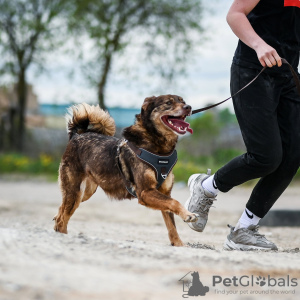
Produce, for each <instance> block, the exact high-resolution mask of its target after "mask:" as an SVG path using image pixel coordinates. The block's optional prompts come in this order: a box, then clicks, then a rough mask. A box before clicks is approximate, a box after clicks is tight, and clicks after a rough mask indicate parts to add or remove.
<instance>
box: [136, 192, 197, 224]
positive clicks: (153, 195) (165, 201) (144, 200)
mask: <svg viewBox="0 0 300 300" xmlns="http://www.w3.org/2000/svg"><path fill="white" fill-rule="evenodd" d="M138 199H139V203H140V204H142V205H145V206H147V207H149V208H152V209H158V210H161V211H169V212H172V213H174V214H176V215H178V216H180V217H181V218H182V220H183V221H184V222H195V221H196V220H197V215H196V214H193V213H191V212H189V211H188V210H187V209H186V208H185V207H184V206H183V205H182V204H181V203H180V202H178V201H177V200H175V199H173V198H171V197H169V196H167V195H164V194H162V193H160V192H159V191H158V190H157V189H154V188H152V189H148V190H144V191H142V192H141V193H140V194H138Z"/></svg>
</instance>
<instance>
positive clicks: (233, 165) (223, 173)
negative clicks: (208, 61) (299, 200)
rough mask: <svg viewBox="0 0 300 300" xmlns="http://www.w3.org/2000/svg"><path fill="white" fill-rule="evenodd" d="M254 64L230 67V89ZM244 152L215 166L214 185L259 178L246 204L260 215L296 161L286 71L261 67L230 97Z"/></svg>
mask: <svg viewBox="0 0 300 300" xmlns="http://www.w3.org/2000/svg"><path fill="white" fill-rule="evenodd" d="M258 72H259V70H255V69H250V68H244V67H240V66H238V65H235V64H233V65H232V67H231V93H232V94H233V93H235V92H236V91H238V90H239V89H240V88H242V87H243V86H244V85H246V84H247V83H248V82H249V81H251V80H252V79H253V78H254V77H255V76H256V75H257V74H258ZM233 104H234V109H235V113H236V116H237V119H238V122H239V125H240V128H241V132H242V135H243V139H244V142H245V145H246V149H247V153H245V154H243V155H241V156H239V157H236V158H234V159H233V160H231V161H230V162H229V163H228V164H226V165H225V166H223V167H222V168H221V169H219V170H218V171H217V172H216V175H215V182H216V185H217V187H218V189H219V190H220V191H222V192H227V191H229V190H230V189H231V188H233V187H234V186H237V185H239V184H241V183H244V182H246V181H248V180H250V179H254V178H260V180H259V182H258V183H257V184H256V186H255V188H254V190H253V192H252V194H251V196H250V199H249V201H248V203H247V205H246V207H247V208H248V209H249V210H250V211H251V212H253V213H254V214H255V215H257V216H258V217H260V218H262V217H264V216H265V215H266V213H267V212H268V211H269V210H270V208H271V207H272V206H273V204H274V203H275V202H276V200H277V199H278V198H279V197H280V195H281V194H282V193H283V191H284V190H285V189H286V188H287V187H288V185H289V184H290V182H291V180H292V179H293V177H294V175H295V174H296V172H297V170H298V168H299V166H300V96H299V94H298V93H297V90H296V88H295V84H294V81H293V78H292V76H291V75H289V74H286V75H283V74H280V75H277V76H272V75H269V74H266V73H263V74H261V75H260V76H259V78H258V79H257V80H256V81H255V82H254V83H252V85H250V86H249V87H247V88H246V89H245V90H244V91H242V92H241V93H240V94H238V95H237V96H236V97H234V98H233Z"/></svg>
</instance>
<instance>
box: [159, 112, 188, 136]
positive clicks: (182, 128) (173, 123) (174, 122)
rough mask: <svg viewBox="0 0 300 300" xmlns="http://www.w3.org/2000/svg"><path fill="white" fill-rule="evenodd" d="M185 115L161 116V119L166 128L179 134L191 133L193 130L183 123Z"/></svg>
mask: <svg viewBox="0 0 300 300" xmlns="http://www.w3.org/2000/svg"><path fill="white" fill-rule="evenodd" d="M185 118H186V115H182V116H178V117H177V116H169V115H165V116H162V117H161V119H162V121H163V122H164V124H165V125H166V126H168V127H169V128H171V129H172V130H173V131H175V132H177V133H179V134H185V133H186V132H187V131H188V132H190V133H193V129H192V128H190V124H189V123H187V122H185Z"/></svg>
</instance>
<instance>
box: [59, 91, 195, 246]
mask: <svg viewBox="0 0 300 300" xmlns="http://www.w3.org/2000/svg"><path fill="white" fill-rule="evenodd" d="M69 112H70V114H69V116H68V117H67V125H68V134H69V142H68V145H67V147H66V150H65V153H64V154H63V156H62V159H61V163H60V166H59V185H60V189H61V193H62V204H61V206H60V208H59V211H58V214H57V215H56V216H55V217H54V220H55V226H54V230H56V231H59V232H61V233H67V225H68V222H69V220H70V218H71V216H72V215H73V213H74V212H75V210H76V209H77V208H78V206H79V204H80V203H81V202H83V201H86V200H88V199H89V198H90V197H91V196H92V195H93V194H94V193H95V191H96V189H97V187H98V186H100V187H101V188H102V189H103V190H104V192H105V193H106V194H107V195H108V196H109V197H110V198H114V199H119V200H121V199H132V198H133V197H134V196H136V197H137V198H138V203H139V204H141V205H144V206H146V207H149V208H152V209H157V210H161V212H162V215H163V218H164V221H165V224H166V226H167V229H168V234H169V239H170V242H171V244H172V245H173V246H183V245H184V244H183V242H182V241H181V239H180V237H179V235H178V233H177V230H176V225H175V220H174V214H176V215H178V216H180V217H181V218H182V220H183V221H184V222H195V221H196V220H197V215H196V214H193V213H191V212H189V211H188V210H186V209H185V208H184V206H183V205H181V204H180V203H179V202H178V201H177V200H175V199H173V198H171V190H172V187H173V181H174V175H173V174H172V167H173V165H174V164H175V163H176V160H177V156H176V157H175V158H174V151H175V154H176V150H174V149H175V146H176V143H177V140H178V135H184V134H185V133H186V132H191V133H192V129H191V128H190V127H189V124H188V123H187V122H185V118H186V117H187V116H189V115H190V114H191V106H189V105H187V104H186V103H185V102H184V101H183V99H182V98H181V97H179V96H175V95H163V96H159V97H154V96H153V97H149V98H146V99H145V100H144V103H143V105H142V108H141V113H140V114H137V115H136V120H135V123H134V125H132V126H130V127H127V128H125V129H124V131H123V137H124V139H118V138H116V137H114V134H115V122H114V120H113V119H112V118H111V117H110V115H109V114H108V113H107V112H105V111H103V110H102V109H100V107H99V106H89V105H88V104H85V103H82V104H79V105H75V106H73V107H71V108H70V111H69ZM142 152H143V153H144V154H147V155H150V156H151V155H152V156H151V157H152V158H154V160H155V158H156V157H158V162H157V163H158V164H159V163H161V164H165V163H167V161H168V160H169V158H170V159H171V158H172V159H173V165H172V166H171V167H170V168H169V169H167V168H164V167H162V168H161V169H160V170H162V171H161V174H158V171H157V168H156V169H155V167H154V166H153V165H154V164H155V163H156V162H152V163H151V162H150V163H149V162H147V161H146V159H144V158H143V157H141V156H139V154H141V153H142ZM149 153H150V154H149ZM170 153H171V154H170ZM160 175H161V177H163V179H162V180H160V179H161V178H158V177H159V176H160Z"/></svg>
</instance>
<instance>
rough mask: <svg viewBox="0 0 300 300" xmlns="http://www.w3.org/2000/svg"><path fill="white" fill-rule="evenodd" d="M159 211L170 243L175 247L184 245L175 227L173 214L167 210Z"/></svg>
mask: <svg viewBox="0 0 300 300" xmlns="http://www.w3.org/2000/svg"><path fill="white" fill-rule="evenodd" d="M161 213H162V215H163V218H164V221H165V223H166V226H167V229H168V234H169V240H170V242H171V245H172V246H177V247H180V246H184V243H183V242H182V241H181V239H180V237H179V235H178V232H177V229H176V225H175V220H174V214H173V213H171V212H168V211H162V212H161Z"/></svg>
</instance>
